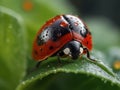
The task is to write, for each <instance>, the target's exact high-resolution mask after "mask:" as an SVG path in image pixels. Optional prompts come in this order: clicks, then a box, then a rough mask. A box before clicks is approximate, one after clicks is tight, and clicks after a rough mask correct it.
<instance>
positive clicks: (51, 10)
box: [0, 0, 120, 90]
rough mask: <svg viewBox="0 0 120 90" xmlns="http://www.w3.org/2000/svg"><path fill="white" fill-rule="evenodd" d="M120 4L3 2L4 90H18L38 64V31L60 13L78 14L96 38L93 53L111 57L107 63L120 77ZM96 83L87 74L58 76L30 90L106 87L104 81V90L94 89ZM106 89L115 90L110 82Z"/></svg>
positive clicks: (109, 0)
mask: <svg viewBox="0 0 120 90" xmlns="http://www.w3.org/2000/svg"><path fill="white" fill-rule="evenodd" d="M119 4H120V1H119V0H92V1H90V0H17V1H16V0H0V90H15V89H16V87H17V86H18V85H19V84H21V81H22V80H23V78H24V77H25V76H26V71H27V70H28V69H29V68H32V67H34V66H35V64H36V62H35V61H34V60H33V59H32V57H31V49H32V43H33V40H34V37H35V35H36V33H37V31H38V30H39V29H40V27H41V26H42V25H43V24H44V23H45V22H46V21H47V20H49V19H50V18H52V17H54V16H56V15H60V14H73V15H78V16H80V17H81V18H82V19H83V20H84V21H85V22H86V24H87V25H88V27H89V29H90V31H91V32H92V36H93V52H94V50H98V51H100V52H101V53H102V54H103V55H104V56H105V57H106V58H107V59H106V60H104V61H103V62H105V63H107V64H108V65H109V67H110V68H111V69H113V70H114V72H115V73H117V74H118V75H119V69H120V67H119V66H120V65H119V63H118V64H117V65H118V68H116V67H115V66H114V63H115V62H116V61H118V62H120V11H119V8H120V5H119ZM100 55H101V54H100ZM94 57H95V56H94ZM46 63H47V62H46ZM48 63H49V61H48ZM116 69H117V70H116ZM59 77H60V79H59ZM68 77H69V78H68ZM80 77H81V78H80ZM56 78H57V79H56ZM84 78H86V79H88V81H85V80H86V79H84ZM92 80H93V83H92V84H96V82H99V79H96V78H94V77H92V76H90V77H88V76H84V75H83V74H78V75H77V74H76V75H74V74H73V73H71V74H65V75H64V74H61V73H58V75H57V76H55V75H53V76H52V74H51V75H48V77H47V78H45V79H43V80H40V81H39V80H38V81H37V82H36V83H34V85H31V87H29V88H28V89H29V90H33V89H34V90H46V89H47V90H52V89H55V88H56V89H57V90H67V89H69V90H74V89H75V90H80V89H83V88H85V87H86V85H87V86H88V88H91V90H101V88H104V83H102V81H100V82H99V83H98V84H100V85H101V86H100V87H95V86H92V85H91V84H90V81H92ZM46 82H48V83H47V84H46ZM63 82H64V83H63ZM82 82H84V83H83V84H82ZM39 83H40V84H41V85H40V86H39ZM75 83H79V84H75ZM23 84H24V83H23ZM105 85H106V84H105ZM76 86H77V87H76ZM106 86H107V87H106V88H104V90H105V89H109V88H111V87H109V83H107V85H106ZM34 87H36V88H34ZM112 87H113V88H115V89H116V90H117V89H118V90H119V89H120V88H118V87H116V86H112ZM30 88H31V89H30ZM88 88H87V87H86V88H85V89H86V90H87V89H88ZM113 88H112V89H110V90H113ZM56 89H55V90H56ZM18 90H23V89H18ZM24 90H27V89H24Z"/></svg>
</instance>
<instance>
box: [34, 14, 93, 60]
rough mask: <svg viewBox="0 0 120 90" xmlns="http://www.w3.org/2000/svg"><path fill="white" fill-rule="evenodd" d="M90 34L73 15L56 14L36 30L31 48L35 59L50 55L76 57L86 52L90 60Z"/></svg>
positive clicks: (44, 58)
mask: <svg viewBox="0 0 120 90" xmlns="http://www.w3.org/2000/svg"><path fill="white" fill-rule="evenodd" d="M91 49H92V36H91V32H90V31H89V29H88V27H87V26H86V24H85V23H84V22H83V21H82V20H81V19H80V18H79V17H77V16H74V15H58V16H55V17H54V18H52V19H50V20H48V21H47V22H46V23H45V24H44V25H43V26H42V28H41V29H40V30H39V31H38V33H37V35H36V37H35V40H34V43H33V49H32V56H33V58H34V59H35V60H37V61H43V60H46V59H47V58H48V57H51V56H55V55H56V56H58V59H59V57H63V56H64V57H67V56H69V57H71V58H72V59H77V58H78V57H79V56H81V55H82V54H86V55H87V57H88V58H89V59H90V60H93V59H91V58H90V55H89V51H90V50H91Z"/></svg>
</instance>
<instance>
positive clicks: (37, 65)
mask: <svg viewBox="0 0 120 90" xmlns="http://www.w3.org/2000/svg"><path fill="white" fill-rule="evenodd" d="M40 63H41V61H39V62H38V63H37V64H36V66H35V68H36V69H37V68H39V66H40Z"/></svg>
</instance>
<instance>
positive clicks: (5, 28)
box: [0, 6, 26, 90]
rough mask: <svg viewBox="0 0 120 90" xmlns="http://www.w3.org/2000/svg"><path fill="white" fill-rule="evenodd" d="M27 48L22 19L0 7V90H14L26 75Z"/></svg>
mask: <svg viewBox="0 0 120 90" xmlns="http://www.w3.org/2000/svg"><path fill="white" fill-rule="evenodd" d="M25 47H26V44H25V29H24V26H23V21H22V18H21V17H20V16H19V15H18V14H16V13H15V12H13V11H12V10H10V9H8V8H5V7H2V6H0V90H14V89H15V88H16V86H17V84H18V83H19V82H20V80H21V79H22V78H23V76H24V75H25V64H26V57H25V55H26V48H25Z"/></svg>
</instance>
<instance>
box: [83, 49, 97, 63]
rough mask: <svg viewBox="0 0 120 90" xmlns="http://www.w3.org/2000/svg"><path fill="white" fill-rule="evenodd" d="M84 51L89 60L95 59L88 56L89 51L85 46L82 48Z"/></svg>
mask: <svg viewBox="0 0 120 90" xmlns="http://www.w3.org/2000/svg"><path fill="white" fill-rule="evenodd" d="M84 51H85V52H86V53H87V58H88V59H89V60H91V61H94V62H95V61H96V60H94V59H92V58H91V57H90V53H89V51H88V49H87V48H84Z"/></svg>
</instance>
